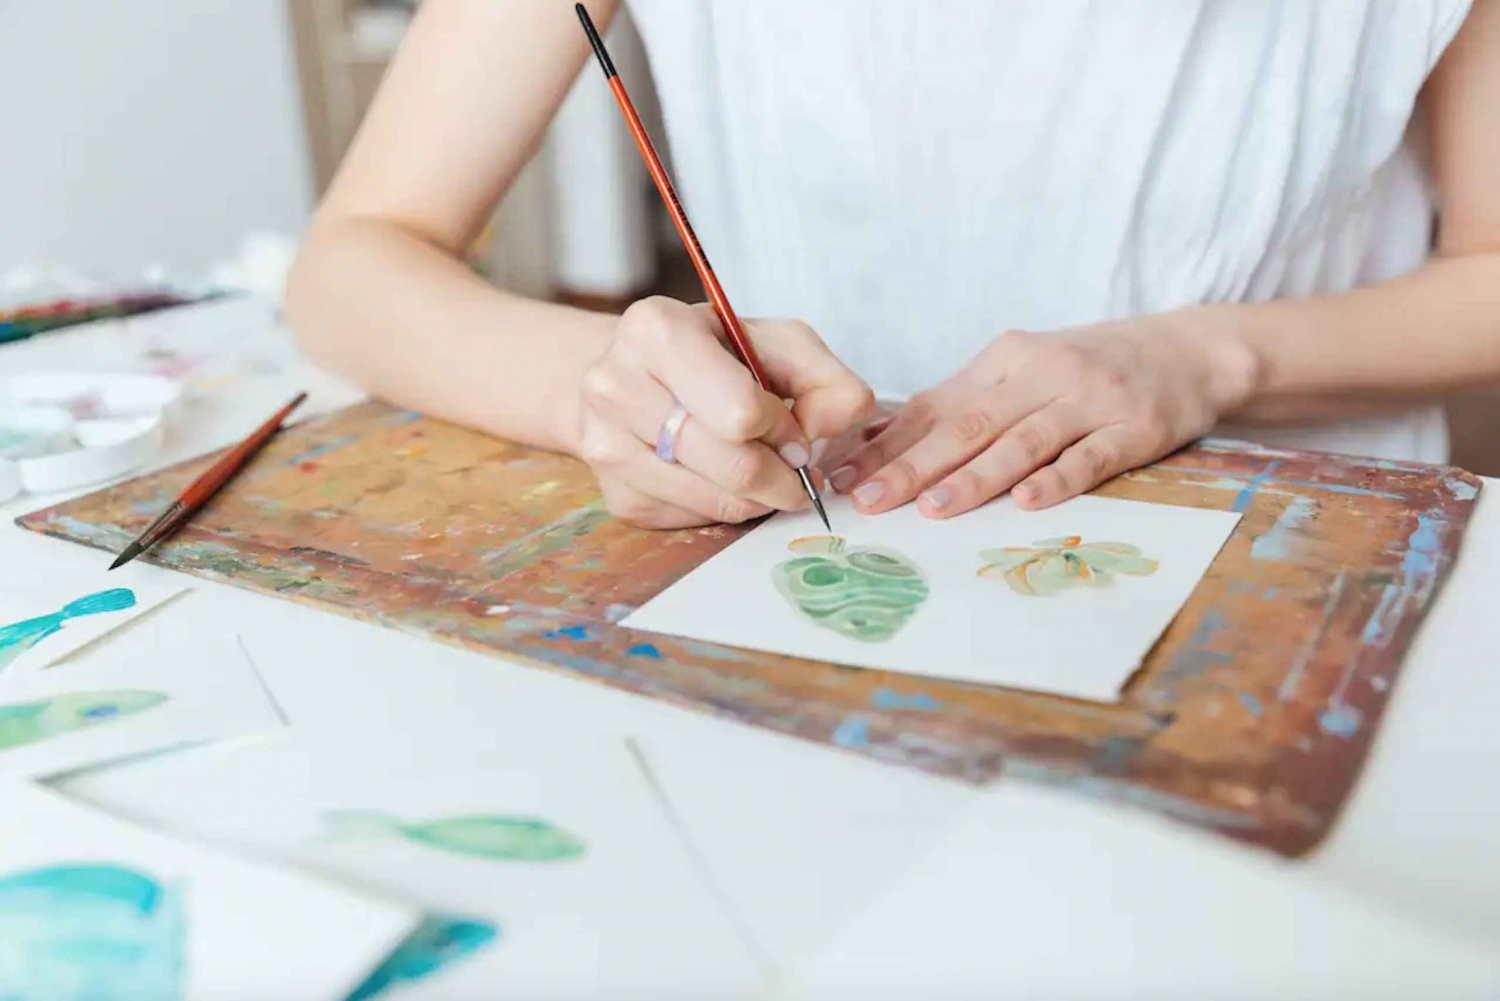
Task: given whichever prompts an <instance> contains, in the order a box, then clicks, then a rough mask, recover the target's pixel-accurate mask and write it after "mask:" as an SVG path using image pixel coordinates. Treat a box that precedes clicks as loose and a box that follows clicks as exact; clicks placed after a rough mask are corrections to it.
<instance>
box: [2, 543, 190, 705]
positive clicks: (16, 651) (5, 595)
mask: <svg viewBox="0 0 1500 1001" xmlns="http://www.w3.org/2000/svg"><path fill="white" fill-rule="evenodd" d="M130 569H131V568H129V567H126V568H123V569H122V570H121V571H116V572H115V573H113V574H110V575H108V576H106V575H105V574H102V573H100V574H90V575H88V576H87V578H85V579H81V580H75V581H73V582H70V583H67V584H60V583H58V582H47V583H45V584H44V585H43V586H42V587H41V588H39V589H36V588H33V589H27V590H24V591H22V590H16V589H14V587H13V586H8V587H6V588H4V589H0V689H3V687H4V685H5V683H6V681H7V680H9V679H13V678H16V677H18V676H21V675H25V674H28V673H31V672H34V671H40V670H42V669H45V668H48V667H51V666H52V665H54V664H56V663H57V662H58V661H60V660H63V659H64V658H66V657H68V656H69V655H70V654H72V653H73V652H75V651H77V650H80V649H82V648H83V647H85V646H87V645H88V644H90V643H92V642H94V641H95V640H98V639H100V638H102V637H104V636H105V635H106V634H107V633H110V632H112V631H113V630H115V629H118V628H120V627H121V626H123V625H125V624H126V623H127V622H130V621H131V620H132V619H136V618H138V617H140V616H142V615H144V614H145V613H147V612H149V611H151V610H152V609H153V608H155V607H156V606H158V605H160V604H162V603H163V602H165V601H167V600H168V599H169V598H172V597H175V596H176V595H178V594H180V593H182V592H183V591H184V590H186V588H184V587H183V585H182V583H181V581H180V578H178V579H173V578H172V577H164V576H163V575H161V574H160V573H130V572H128V571H130Z"/></svg>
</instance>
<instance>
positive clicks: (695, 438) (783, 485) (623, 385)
mask: <svg viewBox="0 0 1500 1001" xmlns="http://www.w3.org/2000/svg"><path fill="white" fill-rule="evenodd" d="M601 371H604V372H610V371H612V370H609V369H604V370H601ZM588 383H589V385H588V389H587V391H588V393H589V405H590V406H591V407H593V408H594V410H595V412H597V413H599V414H601V415H602V416H604V417H606V418H607V419H609V420H611V421H613V422H614V423H616V424H618V425H620V426H622V427H624V428H625V429H627V430H628V431H629V432H630V433H631V434H633V435H634V436H635V437H636V438H638V439H639V440H640V441H641V442H642V443H643V444H645V445H646V446H648V447H649V448H651V449H652V450H653V451H654V450H655V448H656V437H657V435H658V434H659V433H660V432H661V429H662V426H663V424H664V423H665V422H666V420H667V417H668V416H669V415H670V414H671V412H672V409H673V407H675V406H676V405H677V403H676V401H675V400H674V399H673V396H672V394H671V393H670V392H669V391H668V390H667V388H666V387H665V386H663V385H662V384H661V383H659V382H657V381H656V380H655V379H653V378H651V377H650V375H648V374H647V373H646V372H644V371H643V370H642V371H635V372H626V373H623V374H616V375H606V376H600V375H598V374H593V375H591V377H590V379H589V380H588ZM675 457H676V459H677V462H678V463H679V464H680V465H682V466H684V467H686V468H688V469H691V470H692V471H694V472H696V473H698V474H700V475H701V476H703V477H704V478H705V479H707V480H709V481H710V482H713V483H716V484H718V485H719V486H720V487H722V488H723V489H724V490H726V491H728V492H730V493H732V494H737V495H739V496H741V497H744V498H746V499H748V500H752V501H756V502H757V503H759V504H763V505H765V506H767V507H771V508H775V509H777V510H780V511H796V510H800V509H802V508H804V507H806V506H807V505H808V503H809V502H808V499H807V494H806V492H805V491H804V490H803V489H802V483H801V481H800V480H798V479H797V474H796V473H795V472H793V471H792V466H791V465H789V464H788V462H787V461H786V460H785V459H783V458H780V457H778V456H777V454H776V453H775V452H773V451H771V449H770V448H769V447H768V446H766V445H765V444H764V443H762V442H759V441H748V442H735V441H722V440H720V439H719V438H717V437H715V436H714V434H713V433H712V432H711V431H710V430H709V429H708V428H707V427H706V426H705V422H703V421H701V420H699V419H698V418H697V416H696V415H694V414H692V413H691V412H690V413H689V414H688V417H687V420H686V421H684V422H683V424H682V427H681V429H680V430H679V431H678V433H677V441H676V448H675ZM793 458H797V456H795V455H794V456H793ZM805 461H806V460H804V462H805Z"/></svg>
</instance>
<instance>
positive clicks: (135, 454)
mask: <svg viewBox="0 0 1500 1001" xmlns="http://www.w3.org/2000/svg"><path fill="white" fill-rule="evenodd" d="M181 396H182V390H181V387H179V386H178V384H177V383H175V382H173V381H172V380H170V379H163V378H159V377H157V376H150V375H114V374H97V373H88V372H67V371H33V372H18V373H16V374H14V375H7V376H0V502H3V501H6V500H9V499H10V498H11V497H14V496H15V495H16V494H18V493H20V492H21V491H23V490H24V491H29V492H31V493H39V494H40V493H51V492H54V491H59V490H71V489H74V488H76V487H82V486H87V485H89V484H91V483H99V482H103V481H105V480H111V479H114V478H115V477H118V476H124V475H125V474H127V473H130V472H132V471H134V470H136V469H139V468H140V467H142V466H144V465H145V464H146V463H147V462H148V461H150V459H151V457H152V456H153V455H155V454H156V452H157V450H158V449H159V448H160V447H161V443H162V438H163V436H164V434H165V430H166V423H167V421H168V420H170V419H172V417H173V416H174V415H175V413H176V410H177V406H178V403H179V400H180V399H181Z"/></svg>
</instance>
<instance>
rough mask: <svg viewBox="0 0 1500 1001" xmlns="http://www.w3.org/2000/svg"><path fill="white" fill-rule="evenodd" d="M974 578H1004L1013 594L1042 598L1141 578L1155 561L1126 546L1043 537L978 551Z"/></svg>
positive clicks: (1154, 568)
mask: <svg viewBox="0 0 1500 1001" xmlns="http://www.w3.org/2000/svg"><path fill="white" fill-rule="evenodd" d="M979 558H980V559H982V560H984V561H985V565H984V566H982V567H980V568H979V576H981V577H984V578H986V579H988V580H1003V581H1005V583H1007V584H1009V585H1010V588H1011V590H1012V591H1015V592H1016V593H1017V594H1024V595H1029V596H1032V597H1045V596H1047V595H1051V594H1060V593H1062V592H1063V591H1066V590H1068V589H1070V588H1075V587H1110V586H1112V585H1113V584H1114V582H1115V575H1116V574H1129V575H1130V576H1133V577H1145V576H1147V575H1149V574H1153V573H1155V572H1156V568H1157V562H1156V560H1153V559H1148V558H1147V557H1145V556H1142V555H1141V551H1140V549H1139V548H1137V547H1136V546H1132V545H1130V544H1128V543H1125V542H1084V541H1083V539H1082V538H1081V537H1080V536H1077V535H1069V536H1064V537H1063V538H1060V539H1043V540H1042V541H1040V542H1034V543H1032V544H1031V546H1007V547H1005V548H1003V549H983V550H980V553H979Z"/></svg>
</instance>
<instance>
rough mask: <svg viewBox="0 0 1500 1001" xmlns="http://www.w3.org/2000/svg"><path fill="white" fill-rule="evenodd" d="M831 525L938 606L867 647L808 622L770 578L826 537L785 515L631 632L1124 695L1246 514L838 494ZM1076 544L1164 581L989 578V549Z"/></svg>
mask: <svg viewBox="0 0 1500 1001" xmlns="http://www.w3.org/2000/svg"><path fill="white" fill-rule="evenodd" d="M828 501H829V504H828V515H829V518H830V520H831V521H832V522H833V526H834V531H835V532H836V533H841V534H842V536H843V537H844V538H845V539H846V540H847V547H848V549H849V550H853V549H855V548H857V547H880V548H883V549H888V550H894V551H895V552H897V553H899V554H901V555H902V556H904V557H905V558H906V559H907V560H910V561H913V562H915V563H916V564H918V565H919V566H920V567H921V569H922V571H923V573H924V574H925V576H926V580H927V586H928V596H927V599H926V601H925V603H923V604H922V605H921V606H920V607H919V608H918V609H917V611H916V612H915V613H914V614H913V615H911V617H910V618H909V619H908V620H907V621H906V622H905V624H904V625H903V626H902V627H901V628H900V629H899V630H898V631H897V632H896V633H895V634H894V636H892V637H890V638H889V639H886V640H884V641H883V642H871V641H866V640H860V639H855V638H851V637H849V636H846V635H844V634H842V633H840V632H837V631H835V630H833V629H830V628H827V627H826V626H820V625H817V624H815V623H814V622H813V620H812V619H810V618H809V617H808V616H807V615H806V614H805V613H803V612H802V611H801V610H800V609H799V608H798V607H796V606H795V605H794V604H793V603H792V602H791V601H789V600H788V599H787V598H785V597H783V596H782V594H781V593H780V592H779V591H778V590H777V588H776V586H775V585H774V583H773V577H772V573H773V569H774V568H775V567H776V566H777V565H778V564H780V563H783V562H785V561H787V560H792V559H796V558H797V557H798V554H797V553H795V552H792V551H790V550H788V548H787V544H788V543H789V542H791V541H792V540H794V539H799V538H805V537H813V536H824V535H826V534H827V532H826V530H825V529H824V528H823V525H822V523H821V522H820V521H819V520H818V518H817V516H816V515H815V514H813V513H811V512H802V513H798V514H790V515H779V516H777V517H775V518H772V519H771V520H770V521H767V522H766V523H765V524H764V525H761V526H760V527H758V528H756V529H755V530H754V531H752V532H751V533H750V534H748V535H747V536H745V537H744V538H743V539H740V540H739V541H738V542H736V543H734V544H733V545H731V546H730V547H729V548H728V549H725V550H724V551H723V552H721V553H719V554H717V555H716V556H714V557H712V558H711V559H709V560H708V561H707V562H705V563H704V564H703V565H702V566H700V567H698V568H697V569H695V570H693V571H692V572H691V573H689V574H688V575H687V576H686V577H684V578H683V579H682V580H680V581H678V582H677V583H675V584H673V585H672V586H671V587H669V588H667V589H666V590H665V591H663V592H662V593H661V594H659V595H657V596H656V597H655V598H653V599H652V600H651V601H649V602H647V603H646V604H645V605H644V606H642V607H641V608H640V609H639V610H638V611H637V612H636V613H635V614H633V615H630V616H628V617H627V618H626V619H625V620H624V621H623V622H622V623H621V624H622V625H624V626H626V627H628V628H631V629H640V630H647V631H651V632H658V633H667V634H670V635H675V636H684V637H688V638H691V639H695V640H706V641H709V642H713V643H721V644H724V645H727V646H737V647H746V648H749V649H754V650H765V651H769V652H772V653H781V654H789V655H792V656H796V657H804V658H809V659H812V660H822V661H829V662H832V663H837V664H846V665H849V666H853V667H868V668H880V669H883V670H889V671H901V672H904V673H907V674H917V675H926V676H929V677H938V678H949V679H953V680H958V681H969V682H978V683H981V684H990V685H1005V686H1008V687H1014V688H1024V689H1030V690H1035V691H1044V692H1053V693H1056V694H1060V695H1070V696H1074V697H1077V698H1085V699H1096V700H1100V701H1110V700H1113V699H1114V698H1115V697H1116V696H1117V695H1118V693H1119V689H1120V686H1121V685H1122V684H1123V683H1124V682H1125V680H1126V679H1127V678H1128V677H1129V676H1130V674H1131V672H1132V671H1134V670H1135V669H1136V668H1137V667H1138V666H1139V665H1140V663H1141V660H1142V659H1143V658H1144V657H1145V655H1146V653H1147V651H1149V650H1150V648H1151V646H1152V644H1153V643H1155V641H1156V639H1157V638H1158V637H1159V636H1160V635H1161V632H1162V630H1164V629H1165V628H1166V627H1167V624H1168V623H1170V622H1171V620H1172V617H1173V616H1174V615H1176V614H1177V611H1178V610H1179V609H1180V608H1181V607H1182V604H1183V602H1184V601H1186V600H1187V597H1188V595H1189V594H1191V593H1192V590H1193V587H1194V586H1195V585H1196V584H1197V583H1198V580H1199V578H1201V577H1202V576H1203V574H1204V572H1205V571H1207V569H1208V567H1209V565H1210V564H1211V563H1212V562H1213V559H1214V556H1215V555H1216V554H1217V553H1218V551H1219V549H1220V548H1221V547H1222V546H1223V545H1224V541H1225V540H1226V539H1227V538H1228V537H1229V534H1230V532H1231V531H1233V529H1234V526H1235V524H1236V523H1237V522H1238V521H1239V517H1240V516H1239V515H1238V514H1232V513H1229V512H1225V511H1207V510H1203V509H1201V508H1189V507H1171V506H1167V505H1161V504H1143V503H1139V502H1134V501H1121V500H1112V499H1108V498H1102V497H1087V496H1086V497H1077V498H1074V499H1073V500H1070V501H1068V502H1066V503H1063V504H1059V505H1057V506H1056V507H1053V508H1048V509H1046V510H1042V511H1022V510H1020V509H1019V508H1017V507H1015V506H1014V505H1013V504H1012V503H1011V501H1010V499H1009V498H1008V497H1005V498H1001V499H1000V500H998V501H995V502H993V503H991V504H989V505H986V506H985V507H983V508H980V509H978V510H975V511H971V512H969V513H968V514H964V515H961V516H959V517H957V518H951V519H946V520H935V519H930V518H926V517H923V516H922V515H921V514H920V513H919V512H918V511H917V509H916V506H915V505H910V504H909V505H906V506H904V507H901V508H898V509H896V510H895V511H891V512H889V513H887V514H882V515H878V516H873V517H872V516H866V515H861V514H859V513H858V512H856V511H855V510H854V508H853V506H852V505H851V504H850V502H849V501H848V499H847V498H843V497H835V496H830V497H829V498H828ZM1068 536H1078V537H1080V538H1081V540H1082V542H1083V543H1085V544H1087V543H1093V542H1109V543H1124V544H1128V545H1132V546H1135V547H1138V548H1139V549H1140V551H1141V555H1142V556H1143V557H1145V558H1147V559H1150V560H1154V561H1156V563H1157V567H1156V569H1155V571H1154V572H1151V573H1149V574H1147V575H1144V576H1132V575H1124V574H1120V575H1117V576H1115V579H1114V580H1113V583H1112V584H1110V586H1107V587H1076V588H1072V589H1069V590H1065V591H1062V592H1060V593H1056V594H1050V595H1045V596H1036V595H1025V594H1019V593H1017V592H1016V591H1015V590H1013V589H1012V588H1011V587H1010V586H1009V585H1008V584H1007V583H1006V582H1005V581H1004V580H997V579H990V578H986V577H981V576H979V570H980V568H981V567H983V566H984V565H985V564H986V560H985V559H983V558H981V556H980V553H981V551H983V550H987V549H999V548H1004V547H1033V546H1036V544H1037V543H1042V542H1047V541H1050V540H1054V539H1058V538H1062V537H1068Z"/></svg>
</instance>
